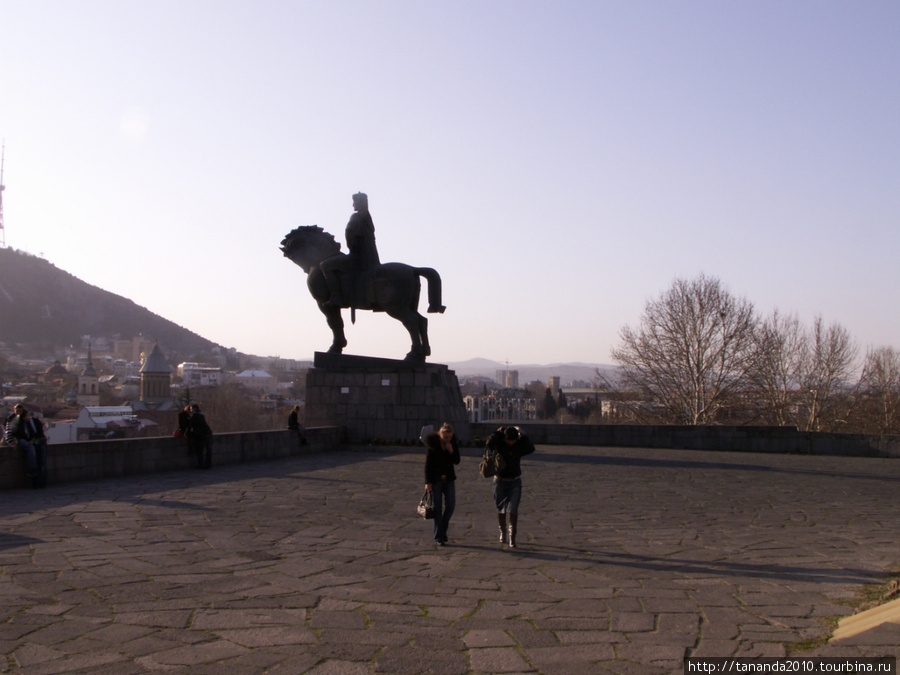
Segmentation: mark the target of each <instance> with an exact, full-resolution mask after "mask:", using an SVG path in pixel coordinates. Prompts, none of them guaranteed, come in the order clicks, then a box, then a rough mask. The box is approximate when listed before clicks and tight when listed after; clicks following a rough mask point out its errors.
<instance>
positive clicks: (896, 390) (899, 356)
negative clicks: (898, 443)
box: [859, 347, 900, 434]
mask: <svg viewBox="0 0 900 675" xmlns="http://www.w3.org/2000/svg"><path fill="white" fill-rule="evenodd" d="M859 389H860V394H861V395H862V396H863V397H864V398H865V404H866V405H865V407H866V408H867V412H869V415H866V417H868V418H870V419H871V423H870V424H867V423H866V422H867V420H866V419H863V420H861V422H862V424H863V425H865V427H867V428H866V429H865V430H866V431H871V432H874V433H879V434H895V433H897V432H898V431H900V352H897V351H896V350H895V349H894V348H893V347H879V348H877V349H871V348H870V349H869V350H868V351H867V352H866V360H865V363H864V365H863V369H862V375H861V376H860V378H859Z"/></svg>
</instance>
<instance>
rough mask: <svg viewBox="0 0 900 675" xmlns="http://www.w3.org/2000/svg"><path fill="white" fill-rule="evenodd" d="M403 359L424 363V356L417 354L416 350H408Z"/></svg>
mask: <svg viewBox="0 0 900 675" xmlns="http://www.w3.org/2000/svg"><path fill="white" fill-rule="evenodd" d="M403 360H404V361H408V362H410V363H418V362H422V363H424V361H425V357H424V356H423V355H422V354H417V353H416V352H410V353H409V354H407V355H406V358H405V359H403Z"/></svg>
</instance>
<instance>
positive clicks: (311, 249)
mask: <svg viewBox="0 0 900 675" xmlns="http://www.w3.org/2000/svg"><path fill="white" fill-rule="evenodd" d="M340 251H341V245H340V244H339V243H338V242H337V241H335V239H334V235H333V234H329V233H328V232H325V231H324V230H323V229H322V228H321V227H319V226H318V225H305V226H301V227H298V228H297V229H295V230H292V231H291V232H289V233H288V234H286V235H285V237H284V239H282V240H281V252H282V253H284V255H285V257H287V258H290V259H291V260H292V261H294V262H295V263H296V264H297V265H299V266H300V267H302V268H303V270H304V271H305V272H306V273H307V274H309V271H310V270H311V269H312V268H313V267H316V266H317V265H318V264H319V263H320V262H322V261H323V260H325V258H330V257H331V256H333V255H337V254H338V253H340Z"/></svg>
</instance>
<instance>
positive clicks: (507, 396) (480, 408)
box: [463, 388, 537, 424]
mask: <svg viewBox="0 0 900 675" xmlns="http://www.w3.org/2000/svg"><path fill="white" fill-rule="evenodd" d="M463 402H464V403H465V404H466V413H467V414H468V416H469V422H470V423H472V424H478V423H479V422H495V421H497V422H525V421H528V420H533V419H536V418H537V402H536V401H535V399H534V398H531V397H530V396H528V393H527V392H526V391H525V390H524V389H508V388H507V389H502V390H499V391H494V392H492V393H490V394H488V395H481V396H475V395H470V396H466V397H464V398H463Z"/></svg>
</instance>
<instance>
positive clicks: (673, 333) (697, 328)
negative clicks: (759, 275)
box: [612, 274, 757, 424]
mask: <svg viewBox="0 0 900 675" xmlns="http://www.w3.org/2000/svg"><path fill="white" fill-rule="evenodd" d="M756 323H757V319H756V313H755V311H754V309H753V305H752V304H751V303H750V302H749V301H747V300H746V299H743V298H735V297H734V296H732V295H731V294H730V293H729V292H728V290H727V289H726V288H725V287H724V286H723V285H722V283H721V282H720V281H719V280H718V279H716V278H712V277H707V276H706V275H703V274H701V275H700V276H699V277H698V278H696V279H694V280H693V281H686V280H682V279H676V280H675V282H674V283H673V284H672V287H671V288H670V289H669V290H668V291H666V292H665V293H663V294H662V295H661V296H660V297H659V298H658V299H656V300H651V301H649V302H648V303H647V305H646V307H645V308H644V314H643V317H642V318H641V324H640V327H639V328H637V329H632V328H630V327H628V326H626V327H624V328H623V329H622V330H621V332H620V337H621V340H622V342H621V345H620V346H619V347H617V348H615V349H613V350H612V358H613V359H614V360H615V361H617V362H618V363H619V364H620V365H621V366H622V382H623V384H624V385H625V386H626V387H634V388H637V389H638V390H641V391H643V392H645V393H646V394H648V395H649V397H650V398H651V399H652V400H654V401H656V402H658V403H660V404H662V405H663V406H664V407H665V408H666V410H667V411H668V414H669V417H670V419H671V420H672V421H675V422H679V423H683V424H704V423H709V422H712V421H714V420H715V417H716V414H717V412H718V411H719V409H720V407H721V406H722V405H723V404H724V402H725V401H726V399H727V397H728V396H729V394H731V393H732V392H734V391H737V390H738V389H739V388H740V387H741V386H742V385H743V384H745V382H746V377H747V374H748V371H749V370H750V368H751V366H752V365H753V363H754V360H755V354H756V350H755V347H756V343H755V340H754V330H755V327H756Z"/></svg>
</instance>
